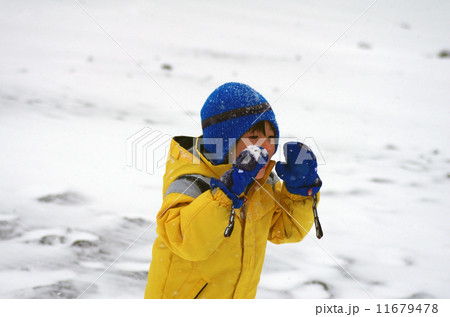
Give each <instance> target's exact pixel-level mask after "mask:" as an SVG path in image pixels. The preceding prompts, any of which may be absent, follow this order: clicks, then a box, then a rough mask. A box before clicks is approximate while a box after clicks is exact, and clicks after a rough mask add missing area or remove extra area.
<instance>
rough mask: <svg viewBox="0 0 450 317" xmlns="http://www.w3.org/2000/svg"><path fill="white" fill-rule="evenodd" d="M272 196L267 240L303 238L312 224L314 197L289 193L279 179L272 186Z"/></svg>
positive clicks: (287, 240)
mask: <svg viewBox="0 0 450 317" xmlns="http://www.w3.org/2000/svg"><path fill="white" fill-rule="evenodd" d="M274 196H275V199H276V202H275V205H276V207H275V212H274V214H273V217H272V224H271V228H270V231H269V236H268V240H269V241H270V242H273V243H276V244H281V243H291V242H299V241H301V240H303V238H304V237H306V235H307V234H308V232H309V230H310V229H311V227H312V226H313V224H314V214H313V209H312V205H313V201H314V199H313V198H312V197H305V196H300V195H296V194H291V193H289V192H288V190H287V189H286V187H285V186H284V184H283V185H282V184H281V181H280V182H277V183H276V184H275V186H274ZM319 199H320V193H317V201H319Z"/></svg>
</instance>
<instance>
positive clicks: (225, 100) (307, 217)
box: [145, 83, 322, 298]
mask: <svg viewBox="0 0 450 317" xmlns="http://www.w3.org/2000/svg"><path fill="white" fill-rule="evenodd" d="M201 117H202V129H203V135H202V136H201V137H199V138H192V137H174V138H173V140H172V143H171V147H170V150H169V156H168V159H167V165H166V173H165V175H164V184H163V197H164V200H163V204H162V207H161V210H160V211H159V213H158V216H157V228H156V231H157V234H158V237H157V238H156V240H155V242H154V245H153V251H152V263H151V266H150V271H149V275H148V283H147V287H146V290H145V297H146V298H254V297H255V295H256V289H257V285H258V282H259V278H260V274H261V270H262V265H263V262H264V254H265V249H266V244H267V240H269V241H271V242H273V243H276V244H279V243H288V242H298V241H300V240H302V239H303V238H304V237H305V236H306V234H307V233H308V231H309V230H310V228H311V227H312V224H313V222H314V216H313V204H314V206H315V204H316V203H317V199H318V197H319V194H318V191H319V189H320V187H321V184H322V183H321V181H320V178H319V177H318V175H317V162H316V160H315V157H314V154H312V152H311V151H310V150H309V149H308V148H307V147H304V146H303V145H302V144H301V143H294V142H290V143H288V144H286V145H285V146H284V152H285V157H286V161H287V162H286V163H281V162H278V163H277V165H276V172H277V174H278V176H279V177H280V178H281V179H283V180H284V184H282V183H281V181H280V179H279V178H278V177H277V176H276V175H275V173H273V172H272V169H273V167H274V165H275V162H274V161H271V160H270V159H271V157H272V156H273V155H274V153H275V152H276V150H277V146H278V145H277V139H278V138H279V136H280V134H279V131H278V124H277V122H276V120H275V115H274V113H273V111H272V109H271V108H270V105H269V104H268V102H267V101H266V99H265V98H264V97H263V96H262V95H261V94H259V93H258V92H257V91H255V90H254V89H252V88H251V87H249V86H247V85H244V84H240V83H227V84H224V85H222V86H220V87H219V88H217V89H216V90H215V91H214V92H213V93H212V94H211V95H210V96H209V97H208V99H207V100H206V102H205V104H204V106H203V108H202V111H201ZM299 158H300V159H299ZM316 194H317V195H316Z"/></svg>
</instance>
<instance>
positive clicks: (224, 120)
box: [200, 83, 280, 165]
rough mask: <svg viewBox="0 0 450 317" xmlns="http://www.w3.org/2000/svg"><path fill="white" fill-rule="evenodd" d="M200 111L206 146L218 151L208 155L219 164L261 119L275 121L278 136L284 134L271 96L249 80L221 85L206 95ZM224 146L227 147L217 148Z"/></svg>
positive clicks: (274, 125)
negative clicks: (252, 86) (279, 126)
mask: <svg viewBox="0 0 450 317" xmlns="http://www.w3.org/2000/svg"><path fill="white" fill-rule="evenodd" d="M200 115H201V119H202V129H203V147H204V150H205V151H206V152H207V153H214V154H215V155H209V156H208V155H207V157H208V159H209V160H210V161H211V162H212V163H213V164H215V165H217V164H223V163H224V161H225V158H226V156H227V154H228V152H229V150H230V148H231V147H232V146H233V145H234V143H235V142H236V141H237V140H238V139H239V138H240V137H241V136H242V135H243V134H244V133H245V132H246V131H247V130H248V129H250V128H251V127H252V126H253V125H255V124H256V123H258V122H260V121H269V122H271V123H272V125H273V127H274V129H275V133H276V137H279V136H280V133H279V130H278V124H277V121H276V119H275V114H274V113H273V111H272V108H271V107H270V105H269V103H268V102H267V100H266V99H265V98H264V97H263V96H262V95H261V94H260V93H259V92H257V91H256V90H254V89H253V88H251V87H249V86H247V85H245V84H241V83H226V84H223V85H222V86H220V87H218V88H217V89H216V90H214V91H213V92H212V93H211V95H209V97H208V99H206V102H205V104H204V105H203V108H202V110H201V113H200ZM219 143H220V144H219ZM220 146H223V148H222V149H220V148H217V147H220ZM276 147H277V145H276ZM275 151H276V148H275Z"/></svg>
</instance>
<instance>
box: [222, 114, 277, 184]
mask: <svg viewBox="0 0 450 317" xmlns="http://www.w3.org/2000/svg"><path fill="white" fill-rule="evenodd" d="M264 130H265V133H264V132H262V131H258V130H255V131H252V130H251V129H250V130H248V131H247V132H245V133H244V134H243V135H242V137H241V138H240V139H239V140H238V141H237V142H236V152H235V153H231V155H232V157H230V162H233V161H234V159H235V158H236V157H237V156H238V155H239V154H240V153H241V152H242V151H243V150H244V149H245V148H246V147H247V146H249V145H257V146H261V147H263V148H265V149H266V150H267V152H269V159H268V160H267V162H269V160H270V159H271V158H272V156H273V155H274V153H275V137H276V135H275V131H274V130H273V129H272V127H271V125H270V124H269V122H268V121H264ZM266 166H267V164H266V165H265V166H264V167H263V168H262V169H261V170H260V171H259V173H258V175H256V177H255V178H256V179H260V178H262V177H263V176H264V174H265V171H266Z"/></svg>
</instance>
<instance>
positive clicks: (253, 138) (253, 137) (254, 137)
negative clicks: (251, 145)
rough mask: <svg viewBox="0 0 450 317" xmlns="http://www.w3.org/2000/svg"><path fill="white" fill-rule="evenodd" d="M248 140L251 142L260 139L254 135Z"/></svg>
mask: <svg viewBox="0 0 450 317" xmlns="http://www.w3.org/2000/svg"><path fill="white" fill-rule="evenodd" d="M248 138H249V139H251V140H257V139H259V137H258V136H257V135H252V136H249V137H248Z"/></svg>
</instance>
